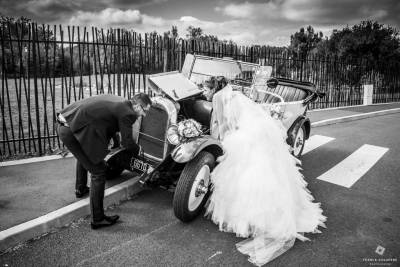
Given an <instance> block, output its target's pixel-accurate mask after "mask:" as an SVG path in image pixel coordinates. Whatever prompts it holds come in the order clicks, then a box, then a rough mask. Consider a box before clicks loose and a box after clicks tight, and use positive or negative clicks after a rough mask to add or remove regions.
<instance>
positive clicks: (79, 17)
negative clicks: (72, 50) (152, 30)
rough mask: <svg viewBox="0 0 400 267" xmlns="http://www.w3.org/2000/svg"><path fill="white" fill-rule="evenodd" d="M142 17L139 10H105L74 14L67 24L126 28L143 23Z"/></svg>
mask: <svg viewBox="0 0 400 267" xmlns="http://www.w3.org/2000/svg"><path fill="white" fill-rule="evenodd" d="M143 19H144V18H143V15H142V14H141V13H140V11H139V10H130V9H128V10H120V9H116V8H106V9H103V10H101V11H100V12H85V11H78V12H77V13H76V14H74V15H73V16H72V17H71V18H70V20H69V24H72V25H96V26H98V25H101V26H128V25H132V26H133V25H140V24H142V23H143Z"/></svg>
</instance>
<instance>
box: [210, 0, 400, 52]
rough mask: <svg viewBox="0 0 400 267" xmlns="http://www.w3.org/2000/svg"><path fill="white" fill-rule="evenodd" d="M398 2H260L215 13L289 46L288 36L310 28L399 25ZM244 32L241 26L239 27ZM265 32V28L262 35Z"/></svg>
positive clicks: (329, 29) (328, 29)
mask: <svg viewBox="0 0 400 267" xmlns="http://www.w3.org/2000/svg"><path fill="white" fill-rule="evenodd" d="M397 1H398V0H380V1H375V0H352V1H349V0H336V1H326V0H270V1H264V2H248V1H246V2H242V3H237V2H231V3H228V4H226V5H224V6H222V5H219V6H217V7H215V9H214V10H215V11H216V12H218V13H220V14H221V15H223V16H225V17H226V18H227V19H231V20H242V21H243V22H245V24H246V25H252V27H247V28H248V29H249V30H250V31H251V32H253V33H255V34H257V36H258V38H259V39H263V40H264V41H265V42H267V43H268V42H269V41H271V40H275V41H276V42H277V44H285V43H286V45H287V44H288V43H289V40H290V35H291V34H293V33H294V32H296V31H298V30H299V29H300V28H301V27H305V26H307V25H312V26H313V27H314V29H315V30H317V31H322V32H323V33H324V35H328V36H329V35H330V34H331V32H332V30H333V29H335V28H336V29H340V28H342V27H344V26H346V25H354V24H357V23H359V22H360V21H362V20H377V21H379V22H380V23H386V24H390V25H391V26H394V27H399V26H400V20H398V19H397V20H396V18H398V14H399V13H400V4H399V3H398V2H397ZM241 27H242V28H243V29H244V26H241ZM265 29H268V31H267V32H266V31H265Z"/></svg>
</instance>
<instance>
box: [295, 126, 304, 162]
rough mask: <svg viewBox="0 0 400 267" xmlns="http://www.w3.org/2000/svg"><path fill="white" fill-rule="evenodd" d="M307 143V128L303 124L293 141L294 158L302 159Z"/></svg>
mask: <svg viewBox="0 0 400 267" xmlns="http://www.w3.org/2000/svg"><path fill="white" fill-rule="evenodd" d="M305 143H306V127H305V126H304V124H302V125H301V126H300V127H298V130H297V132H296V136H295V138H294V140H293V144H292V154H293V156H295V157H296V158H300V157H301V155H302V153H303V150H304V145H305Z"/></svg>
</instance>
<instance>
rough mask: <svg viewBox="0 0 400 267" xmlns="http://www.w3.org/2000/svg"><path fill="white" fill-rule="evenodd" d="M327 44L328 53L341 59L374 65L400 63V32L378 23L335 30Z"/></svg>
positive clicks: (369, 22) (365, 22)
mask: <svg viewBox="0 0 400 267" xmlns="http://www.w3.org/2000/svg"><path fill="white" fill-rule="evenodd" d="M326 42H327V48H328V51H327V52H328V53H329V54H330V55H336V56H338V57H339V58H340V59H350V60H359V59H361V58H363V59H365V60H367V62H368V63H372V64H378V63H382V62H388V61H397V62H398V61H400V50H399V47H400V40H399V34H398V30H396V29H395V28H393V27H390V26H384V25H383V24H379V23H378V22H376V21H374V22H373V21H362V22H361V23H360V24H357V25H354V26H353V27H351V28H350V27H349V26H347V27H345V28H344V29H342V30H335V31H333V33H332V35H331V37H330V38H329V39H328V40H327V41H326Z"/></svg>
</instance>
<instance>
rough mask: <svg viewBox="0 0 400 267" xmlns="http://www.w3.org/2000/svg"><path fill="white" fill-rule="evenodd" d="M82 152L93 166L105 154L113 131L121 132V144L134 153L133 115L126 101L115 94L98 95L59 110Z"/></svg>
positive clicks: (136, 147) (129, 103) (135, 117)
mask: <svg viewBox="0 0 400 267" xmlns="http://www.w3.org/2000/svg"><path fill="white" fill-rule="evenodd" d="M61 114H62V115H63V116H64V118H65V119H66V121H67V123H68V124H69V127H70V128H71V131H72V132H73V133H74V136H75V138H76V139H77V140H78V141H79V143H80V144H81V146H82V149H83V151H84V152H85V153H86V155H87V156H88V157H89V159H90V160H91V161H92V162H93V163H98V162H100V161H101V160H103V159H104V157H105V156H106V155H107V153H108V151H107V148H108V144H109V141H110V139H111V137H112V136H114V134H115V133H116V132H118V131H119V132H120V133H121V145H122V146H123V147H125V148H126V149H129V150H132V151H134V152H137V151H138V150H139V146H138V145H137V144H136V143H135V141H134V140H133V135H132V124H133V123H135V121H136V119H137V115H136V114H135V112H134V111H133V108H132V104H131V102H130V101H129V100H126V99H125V98H123V97H120V96H115V95H99V96H93V97H89V98H85V99H82V100H79V101H76V102H74V103H72V104H71V105H69V106H67V107H66V108H64V109H63V110H62V111H61Z"/></svg>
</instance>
